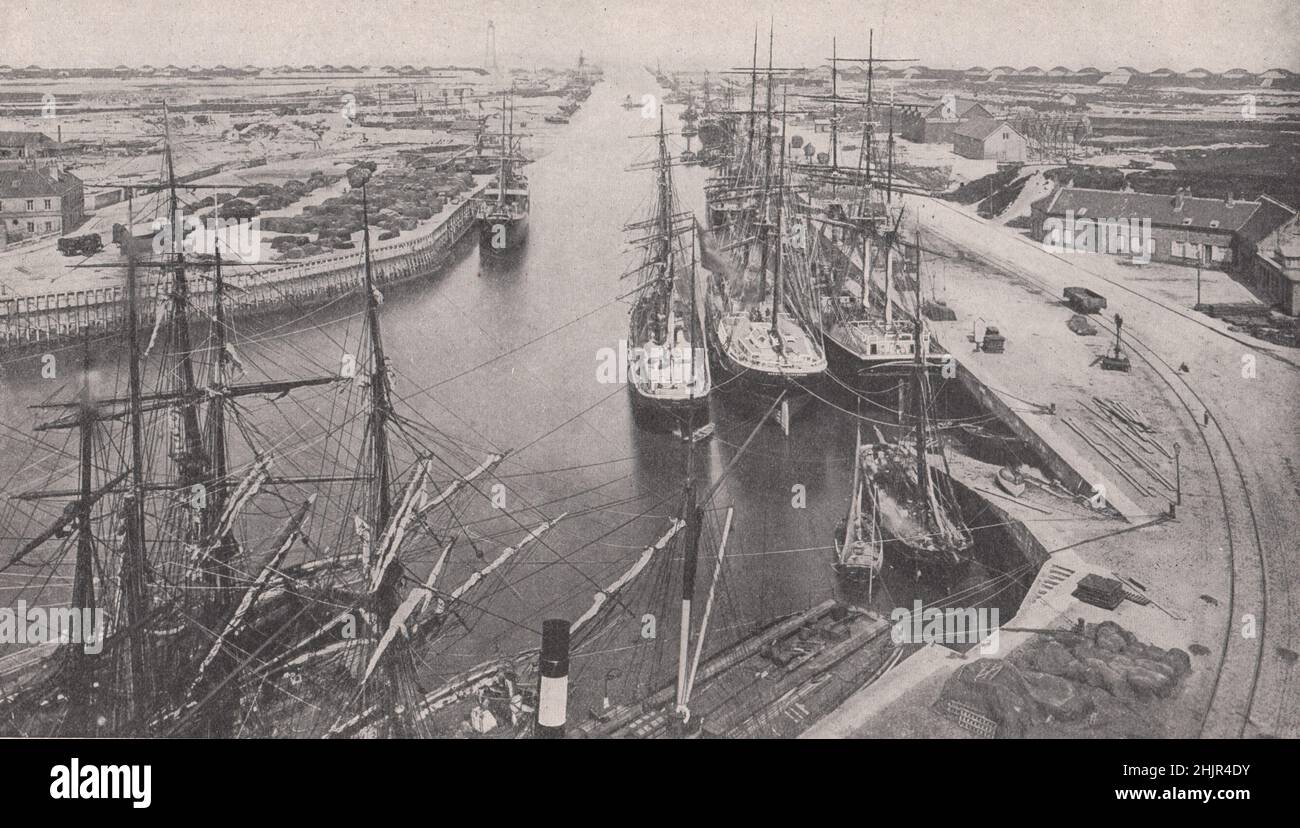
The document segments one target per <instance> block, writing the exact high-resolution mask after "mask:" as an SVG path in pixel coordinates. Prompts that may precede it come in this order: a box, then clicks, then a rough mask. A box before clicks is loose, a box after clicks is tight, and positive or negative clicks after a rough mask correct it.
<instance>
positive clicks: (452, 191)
mask: <svg viewBox="0 0 1300 828" xmlns="http://www.w3.org/2000/svg"><path fill="white" fill-rule="evenodd" d="M291 183H292V182H291ZM287 186H288V185H286V187H287ZM473 186H474V178H473V176H470V175H468V174H465V173H453V172H436V171H433V170H428V169H417V168H414V167H407V166H403V167H394V168H388V169H384V170H382V171H380V172H377V173H375V175H374V177H373V178H371V179H370V182H369V183H368V184H367V187H366V198H367V201H368V203H369V209H370V224H371V226H372V227H374V228H378V232H377V233H376V234H375V235H374V239H375V240H376V241H387V240H388V239H393V238H397V237H398V236H400V235H401V234H402V233H403V232H405V231H410V230H414V229H415V228H416V227H417V226H418V225H419V223H420V222H421V221H424V220H427V219H430V218H433V217H434V216H435V215H437V214H438V213H439V212H441V211H442V209H443V207H444V206H445V205H446V203H447V202H448V201H449V200H451V199H454V198H456V197H457V196H459V195H460V194H461V193H464V192H466V191H467V190H470V189H472V188H473ZM241 192H242V191H241ZM259 203H260V202H259ZM362 222H363V217H362V208H361V191H360V190H359V189H355V188H354V189H350V190H348V191H347V192H345V193H343V194H341V195H338V196H334V197H333V198H327V199H325V200H324V201H322V202H321V203H320V204H310V205H307V206H306V207H304V208H303V210H302V214H301V215H298V216H285V217H281V216H272V217H269V218H264V219H262V225H261V229H262V230H263V232H266V233H283V234H285V235H283V236H280V237H278V238H276V239H274V240H272V242H271V247H272V249H274V250H277V251H279V252H280V253H281V254H282V255H283V256H284V257H285V258H289V259H295V258H302V257H304V256H312V255H316V254H317V253H321V252H326V251H329V250H351V249H353V248H355V247H356V242H354V241H353V237H354V235H355V234H356V233H358V232H360V231H361V228H362ZM311 237H315V240H314V241H312V240H311ZM303 239H306V240H307V242H306V243H303V242H302V240H303Z"/></svg>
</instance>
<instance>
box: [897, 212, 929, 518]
mask: <svg viewBox="0 0 1300 828" xmlns="http://www.w3.org/2000/svg"><path fill="white" fill-rule="evenodd" d="M886 301H888V297H886ZM923 318H924V316H923V314H922V313H921V235H920V233H919V231H918V233H917V236H916V325H915V326H914V328H913V331H914V334H913V335H914V337H915V339H914V347H913V349H912V350H913V352H914V353H915V356H914V362H913V364H914V370H915V374H916V394H915V395H914V397H915V402H914V403H913V405H914V408H915V409H916V410H915V417H916V482H917V485H919V486H920V487H921V502H922V504H923V506H922V508H924V509H925V510H926V511H927V512H928V511H929V509H930V465H929V463H928V462H926V459H925V457H926V446H925V421H926V408H927V405H928V401H927V400H926V398H925V397H926V393H925V392H926V376H925V370H926V369H925V357H924V355H923V353H922V342H921V339H922V332H921V329H922V328H923V327H924V326H923V325H922V324H921V320H922V319H923Z"/></svg>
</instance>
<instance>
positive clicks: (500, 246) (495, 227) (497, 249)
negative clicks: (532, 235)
mask: <svg viewBox="0 0 1300 828" xmlns="http://www.w3.org/2000/svg"><path fill="white" fill-rule="evenodd" d="M527 239H528V216H527V215H523V216H521V217H518V218H511V219H507V218H493V217H491V216H488V217H484V218H480V219H479V220H478V244H479V249H480V250H481V251H483V252H484V253H487V254H489V255H504V254H507V253H510V252H511V251H513V250H517V249H518V248H520V247H522V246H523V244H524V242H525V241H526V240H527Z"/></svg>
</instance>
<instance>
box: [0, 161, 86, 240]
mask: <svg viewBox="0 0 1300 828" xmlns="http://www.w3.org/2000/svg"><path fill="white" fill-rule="evenodd" d="M85 217H86V197H85V188H84V186H83V185H82V183H81V179H79V178H77V177H76V176H75V175H73V174H72V173H69V172H64V171H62V170H60V169H59V168H58V167H57V166H49V167H44V168H37V167H36V166H35V164H34V163H32V164H29V165H28V166H25V167H21V168H18V169H5V170H0V221H3V222H4V223H5V224H7V225H8V228H9V233H8V235H9V238H10V240H11V241H12V240H14V239H15V237H17V236H35V235H45V234H47V233H67V232H69V231H71V230H72V229H74V228H75V227H77V226H78V225H79V224H81V222H82V221H84V220H85Z"/></svg>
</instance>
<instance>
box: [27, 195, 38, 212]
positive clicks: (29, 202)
mask: <svg viewBox="0 0 1300 828" xmlns="http://www.w3.org/2000/svg"><path fill="white" fill-rule="evenodd" d="M27 209H28V210H35V209H36V201H35V199H31V198H29V199H27Z"/></svg>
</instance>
